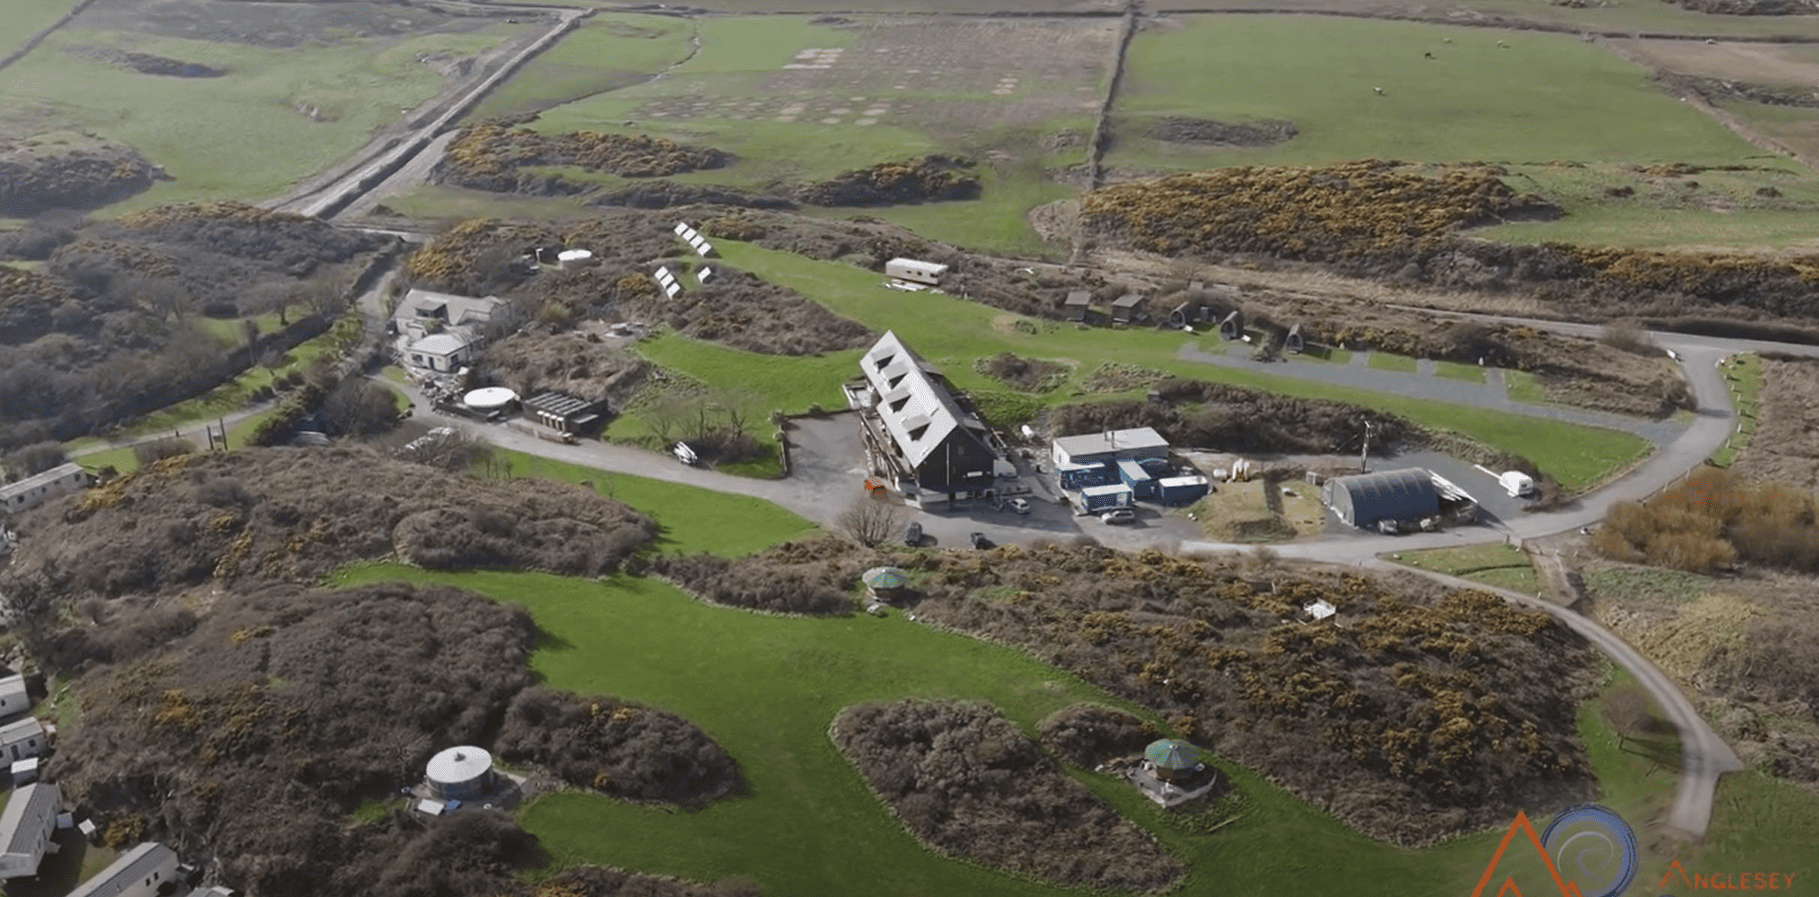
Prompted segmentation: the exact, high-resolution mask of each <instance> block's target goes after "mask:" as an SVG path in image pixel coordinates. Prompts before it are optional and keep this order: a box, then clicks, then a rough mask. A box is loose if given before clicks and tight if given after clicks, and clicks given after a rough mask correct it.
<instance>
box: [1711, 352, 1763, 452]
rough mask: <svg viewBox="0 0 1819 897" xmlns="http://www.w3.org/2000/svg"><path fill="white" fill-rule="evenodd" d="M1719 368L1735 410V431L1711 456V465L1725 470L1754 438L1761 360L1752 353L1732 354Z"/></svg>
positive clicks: (1759, 409)
mask: <svg viewBox="0 0 1819 897" xmlns="http://www.w3.org/2000/svg"><path fill="white" fill-rule="evenodd" d="M1723 369H1724V381H1725V384H1726V386H1728V387H1729V389H1730V391H1731V404H1732V405H1733V406H1735V407H1736V409H1737V429H1736V432H1734V433H1732V434H1731V437H1730V438H1729V439H1727V440H1725V442H1724V445H1722V446H1720V447H1719V448H1718V450H1717V451H1715V452H1713V453H1712V463H1713V464H1716V465H1718V466H1719V467H1729V466H1731V462H1733V461H1736V460H1737V456H1738V455H1741V454H1743V450H1744V449H1746V448H1749V444H1750V437H1752V436H1754V435H1756V416H1757V415H1758V414H1760V413H1761V411H1762V396H1761V393H1762V358H1761V356H1759V355H1756V354H1754V353H1746V354H1743V355H1733V356H1731V357H1730V358H1727V359H1725V360H1724V364H1723Z"/></svg>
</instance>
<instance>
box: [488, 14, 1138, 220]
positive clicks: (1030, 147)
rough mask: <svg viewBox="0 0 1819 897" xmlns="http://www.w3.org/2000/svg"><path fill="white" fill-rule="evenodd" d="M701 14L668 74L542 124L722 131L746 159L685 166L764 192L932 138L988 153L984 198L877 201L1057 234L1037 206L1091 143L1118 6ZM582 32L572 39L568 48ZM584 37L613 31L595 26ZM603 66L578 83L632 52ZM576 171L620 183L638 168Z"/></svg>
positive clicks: (902, 151) (1059, 187) (516, 91)
mask: <svg viewBox="0 0 1819 897" xmlns="http://www.w3.org/2000/svg"><path fill="white" fill-rule="evenodd" d="M633 27H643V26H636V25H635V23H634V26H633ZM651 27H659V26H651ZM694 27H695V32H694V37H695V38H696V39H698V40H699V44H700V48H699V50H698V51H697V52H695V54H694V55H693V56H692V57H689V58H688V59H687V61H686V62H683V63H682V64H680V65H678V66H676V67H675V68H674V69H673V70H671V71H669V72H666V73H665V74H664V76H663V77H661V78H658V79H655V80H650V81H645V82H643V83H638V84H634V85H631V86H627V87H624V88H623V89H617V90H610V91H606V92H601V93H595V94H592V95H589V96H585V97H583V98H580V99H577V100H575V101H573V102H568V103H561V104H559V105H555V106H553V107H551V108H549V109H547V110H546V111H545V113H544V115H543V116H542V118H541V119H539V120H538V121H537V122H535V123H534V124H533V127H535V128H536V129H538V130H541V131H545V132H550V133H564V132H570V131H578V130H592V131H601V132H605V133H619V134H649V135H652V136H656V137H665V138H669V139H672V140H676V141H678V142H684V143H691V144H700V145H708V146H713V147H716V148H718V149H722V150H726V151H729V152H732V153H734V154H735V155H736V156H738V159H737V160H736V161H735V162H734V163H733V164H732V165H729V166H727V167H726V168H722V169H713V170H708V171H698V172H693V173H690V174H686V175H680V176H677V177H676V178H675V180H677V181H680V182H683V183H695V184H720V185H726V186H732V187H737V188H741V189H746V190H752V191H760V192H764V191H770V190H774V189H776V188H777V187H778V186H779V185H792V184H803V183H807V182H810V181H815V180H821V179H825V178H828V177H831V176H833V175H835V174H838V173H840V172H842V171H847V170H850V169H855V168H862V167H865V166H868V165H873V164H876V163H880V162H888V161H896V160H902V159H907V158H910V157H914V156H920V155H924V154H927V153H936V152H939V153H957V154H961V155H965V156H968V157H970V158H972V159H973V160H974V161H976V162H977V163H978V168H977V169H975V173H976V174H977V175H978V176H979V178H980V180H981V182H982V184H983V188H984V190H983V195H982V196H981V198H980V199H978V200H969V201H965V202H961V203H952V202H949V203H931V204H928V205H923V206H887V207H875V208H867V209H865V210H864V211H865V213H866V214H872V215H876V216H878V217H881V218H885V219H889V220H893V221H901V222H902V223H904V224H906V225H909V226H913V227H915V228H917V229H918V231H919V232H921V233H923V234H924V235H925V236H929V237H933V238H936V239H949V240H953V241H956V242H961V243H965V244H967V245H972V246H977V247H980V248H989V249H997V250H1001V251H1011V252H1032V253H1034V252H1043V251H1046V249H1047V247H1046V246H1045V245H1044V244H1043V243H1042V241H1041V240H1040V238H1038V237H1037V236H1036V234H1035V232H1034V231H1033V230H1032V229H1031V228H1030V227H1029V225H1028V224H1027V223H1026V222H1025V221H1024V220H1023V216H1024V213H1025V212H1026V211H1027V210H1028V209H1029V208H1031V207H1033V206H1035V205H1039V204H1042V203H1046V202H1049V201H1052V200H1055V199H1060V198H1065V197H1067V196H1069V195H1071V192H1072V191H1071V188H1069V187H1067V186H1066V185H1065V184H1062V183H1059V182H1057V181H1055V180H1053V179H1052V178H1051V177H1050V175H1049V171H1050V169H1056V168H1065V167H1067V166H1071V165H1076V164H1079V163H1081V162H1083V161H1084V160H1085V158H1086V150H1085V137H1086V134H1087V133H1088V132H1090V131H1091V129H1092V114H1093V111H1094V109H1095V108H1096V105H1097V103H1098V99H1099V96H1100V92H1101V90H1102V83H1101V82H1102V81H1103V79H1104V77H1105V72H1106V68H1107V66H1108V64H1109V62H1110V59H1111V50H1112V41H1113V38H1114V36H1115V30H1116V24H1115V21H1111V20H1098V19H1089V20H1035V21H1029V20H1018V21H1014V22H1006V21H997V20H991V19H973V18H967V19H899V18H889V17H878V16H865V17H842V19H841V20H840V22H839V23H837V24H815V22H814V21H813V20H811V19H810V18H808V17H804V16H783V15H779V16H763V17H738V16H733V17H713V18H703V19H699V20H697V21H696V22H695V23H694ZM677 37H679V35H665V36H663V37H660V38H656V39H653V40H654V42H656V43H658V44H663V43H664V42H673V41H674V40H676V39H677ZM576 39H577V38H576V37H570V38H565V39H564V41H563V43H562V44H559V45H558V46H557V48H556V53H557V54H561V53H564V52H567V51H565V50H564V47H565V45H566V44H567V43H568V41H570V40H576ZM579 39H580V40H581V41H583V43H584V44H585V43H586V42H589V41H594V42H597V41H601V40H606V39H608V38H601V37H598V36H596V35H594V34H593V33H591V32H586V31H584V32H581V36H580V38H579ZM574 55H575V57H576V58H584V55H583V54H574ZM555 58H557V59H562V58H566V57H563V56H561V55H558V56H557V57H555ZM679 58H680V56H678V59H679ZM565 64H574V65H584V63H565ZM593 65H594V67H595V71H596V75H594V76H586V75H584V74H582V73H580V72H578V71H577V72H576V73H575V74H574V78H575V79H577V81H576V83H578V82H579V79H581V78H583V77H594V78H596V79H597V80H601V81H602V82H603V83H605V82H606V81H608V80H610V79H609V77H608V76H609V75H611V70H610V69H608V68H607V67H608V66H617V65H619V62H618V60H616V59H611V60H609V61H596V62H594V63H593ZM647 67H648V66H647ZM525 80H526V76H524V75H520V76H518V77H514V78H513V79H512V80H511V81H510V82H509V83H508V84H507V85H506V88H505V93H504V94H503V95H505V96H517V97H521V98H523V97H528V99H520V100H514V101H513V102H519V103H522V102H529V101H532V100H535V99H537V98H539V97H541V98H548V97H549V96H551V95H552V94H553V91H554V89H553V88H550V89H546V88H544V87H541V86H539V87H526V86H524V85H523V83H522V82H524V81H525ZM527 91H528V92H529V93H528V94H527V93H526V92H527ZM564 174H565V175H568V176H571V177H575V179H577V180H585V181H588V182H593V183H600V184H604V185H607V186H623V185H624V184H627V183H631V182H630V181H628V180H626V179H623V178H617V177H614V176H611V175H599V174H588V175H585V176H583V175H578V174H576V173H574V172H568V171H564ZM855 211H856V210H851V209H830V210H824V211H818V212H817V214H828V215H844V214H854V213H855Z"/></svg>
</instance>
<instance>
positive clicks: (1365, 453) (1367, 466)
mask: <svg viewBox="0 0 1819 897" xmlns="http://www.w3.org/2000/svg"><path fill="white" fill-rule="evenodd" d="M1370 457H1371V422H1370V421H1368V420H1367V421H1365V422H1364V447H1363V448H1361V449H1359V450H1358V472H1359V473H1370V471H1371V462H1370Z"/></svg>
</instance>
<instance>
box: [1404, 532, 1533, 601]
mask: <svg viewBox="0 0 1819 897" xmlns="http://www.w3.org/2000/svg"><path fill="white" fill-rule="evenodd" d="M1395 559H1396V563H1398V564H1401V565H1403V566H1405V567H1414V568H1415V569H1417V570H1432V571H1435V572H1438V573H1446V574H1450V575H1452V576H1460V577H1464V578H1465V579H1473V580H1477V581H1478V582H1481V583H1484V584H1485V585H1491V586H1497V587H1499V588H1505V589H1514V590H1516V591H1518V592H1525V593H1527V594H1530V595H1533V594H1535V593H1536V592H1539V591H1541V584H1540V580H1539V579H1538V578H1537V577H1536V575H1535V566H1534V564H1532V563H1530V562H1529V558H1528V555H1527V554H1525V553H1524V552H1523V551H1522V550H1521V549H1518V548H1513V547H1511V546H1509V545H1505V544H1503V543H1501V542H1492V543H1487V544H1484V545H1469V546H1466V547H1464V548H1428V549H1423V550H1420V551H1403V552H1398V553H1397V554H1396V556H1395Z"/></svg>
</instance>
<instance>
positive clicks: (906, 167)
mask: <svg viewBox="0 0 1819 897" xmlns="http://www.w3.org/2000/svg"><path fill="white" fill-rule="evenodd" d="M971 167H973V161H972V160H971V159H968V158H966V157H964V156H944V155H940V154H934V155H928V156H921V157H919V158H915V159H910V160H907V161H904V162H880V163H879V164H877V165H873V166H871V167H869V168H858V169H854V170H852V171H844V172H841V173H840V174H837V175H835V176H833V177H831V178H829V179H827V180H825V181H820V182H818V183H814V184H810V185H808V186H806V187H803V188H802V189H801V190H800V191H798V197H799V198H800V199H801V200H802V201H803V202H805V203H809V204H810V205H817V206H885V205H896V204H899V203H913V202H934V201H940V200H950V199H977V198H978V197H979V179H978V178H976V177H974V176H972V175H970V174H967V173H965V170H966V169H969V168H971Z"/></svg>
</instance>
